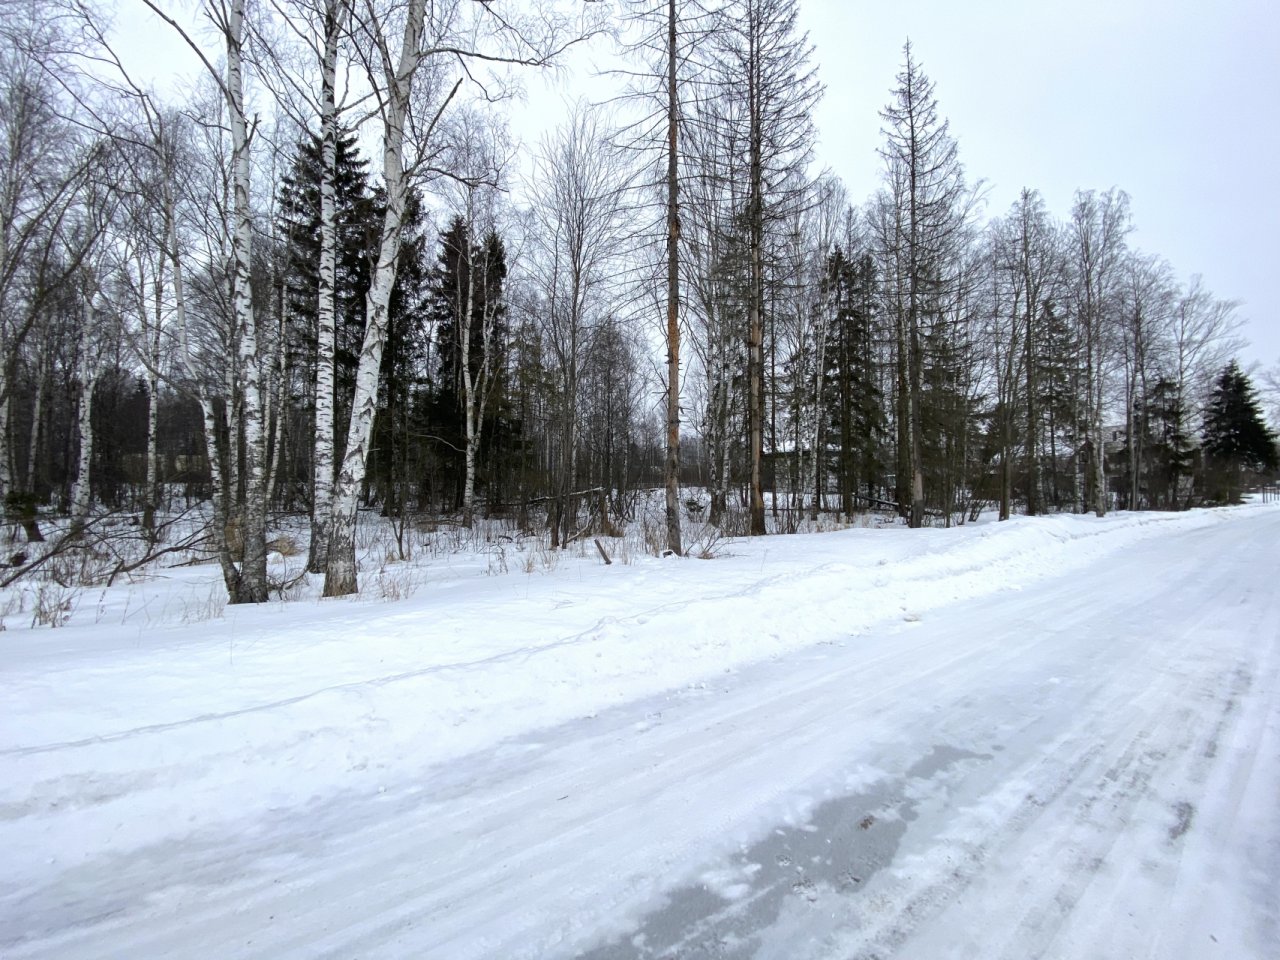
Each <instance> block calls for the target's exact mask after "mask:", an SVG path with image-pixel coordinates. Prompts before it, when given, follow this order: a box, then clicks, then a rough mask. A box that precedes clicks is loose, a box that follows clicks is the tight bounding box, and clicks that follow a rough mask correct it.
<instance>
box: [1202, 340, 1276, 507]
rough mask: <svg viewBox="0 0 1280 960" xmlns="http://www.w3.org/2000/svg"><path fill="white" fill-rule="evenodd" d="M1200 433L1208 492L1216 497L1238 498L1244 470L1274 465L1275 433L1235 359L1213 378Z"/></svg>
mask: <svg viewBox="0 0 1280 960" xmlns="http://www.w3.org/2000/svg"><path fill="white" fill-rule="evenodd" d="M1202 436H1203V440H1204V452H1205V461H1206V462H1205V472H1206V478H1207V480H1208V483H1209V489H1208V491H1207V492H1208V494H1209V496H1210V497H1212V498H1213V499H1215V500H1227V501H1234V500H1237V499H1239V496H1240V491H1241V488H1242V484H1243V480H1244V474H1245V473H1247V472H1253V473H1260V472H1270V471H1274V470H1275V469H1276V467H1277V453H1276V436H1275V434H1274V433H1272V432H1271V430H1270V429H1268V427H1267V425H1266V422H1265V421H1264V419H1263V416H1262V408H1261V407H1260V406H1259V405H1258V397H1257V392H1256V391H1255V390H1254V387H1253V383H1252V382H1251V381H1250V380H1249V377H1248V376H1247V375H1246V374H1245V373H1244V371H1242V370H1241V369H1240V367H1239V365H1238V364H1237V363H1236V362H1235V361H1234V360H1232V361H1231V362H1230V363H1229V364H1227V366H1226V367H1225V368H1224V369H1223V371H1222V372H1221V373H1220V374H1218V379H1217V380H1216V381H1215V382H1214V385H1213V391H1212V393H1211V394H1210V395H1209V405H1208V407H1207V408H1206V409H1205V415H1204V433H1203V435H1202Z"/></svg>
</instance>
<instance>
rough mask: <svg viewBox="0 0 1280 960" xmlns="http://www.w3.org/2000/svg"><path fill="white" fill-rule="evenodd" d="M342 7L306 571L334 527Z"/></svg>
mask: <svg viewBox="0 0 1280 960" xmlns="http://www.w3.org/2000/svg"><path fill="white" fill-rule="evenodd" d="M344 9H345V5H344V4H343V2H342V0H326V3H325V40H324V55H323V58H322V62H321V67H320V73H321V80H320V278H319V279H320V283H319V302H318V304H317V310H316V316H317V318H318V322H317V332H316V400H315V405H316V409H315V431H316V436H315V447H314V450H313V454H312V488H311V489H312V500H311V548H310V551H309V553H308V556H307V571H308V572H310V573H322V572H326V571H327V567H328V560H329V537H330V535H331V532H332V530H333V466H334V459H335V455H334V440H335V437H334V429H335V427H334V422H333V391H334V342H335V336H336V330H337V322H336V319H335V318H336V314H337V309H336V300H337V291H336V289H335V287H336V280H337V262H338V256H337V250H338V236H337V234H338V227H337V222H338V212H337V199H336V197H337V185H336V180H337V166H338V110H337V105H336V103H335V97H336V93H335V88H336V74H337V62H338V37H339V34H340V30H341V27H342V20H343V18H342V17H341V16H340V12H341V11H343V10H344Z"/></svg>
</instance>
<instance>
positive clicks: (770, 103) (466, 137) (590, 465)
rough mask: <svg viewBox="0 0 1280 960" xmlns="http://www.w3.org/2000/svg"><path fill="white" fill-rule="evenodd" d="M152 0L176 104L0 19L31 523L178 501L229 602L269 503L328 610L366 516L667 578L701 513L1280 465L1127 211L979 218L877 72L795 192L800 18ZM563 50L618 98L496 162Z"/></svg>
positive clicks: (937, 140) (10, 484)
mask: <svg viewBox="0 0 1280 960" xmlns="http://www.w3.org/2000/svg"><path fill="white" fill-rule="evenodd" d="M144 3H145V5H146V6H147V7H149V8H150V9H151V10H152V11H153V13H154V17H153V20H152V22H154V23H155V24H156V29H157V31H162V32H159V33H158V34H157V41H156V42H157V43H160V44H166V45H169V44H173V45H179V46H182V47H186V48H190V50H191V51H192V52H193V53H194V54H196V55H198V59H199V61H200V62H202V63H203V65H204V68H205V69H204V72H203V74H202V76H201V78H200V79H199V80H198V81H197V82H196V83H194V85H193V86H192V87H191V88H190V89H189V90H186V91H185V92H183V93H181V94H178V93H175V92H173V91H165V92H163V93H161V92H157V91H155V90H152V89H149V88H148V87H147V86H146V85H145V84H144V83H142V82H141V80H139V78H137V77H136V76H134V75H133V74H132V73H130V69H129V65H128V64H127V63H124V62H123V61H122V60H121V59H119V58H118V57H117V54H116V52H115V50H114V49H113V47H112V45H111V42H110V36H111V33H110V32H109V30H108V29H107V21H106V19H105V13H104V11H102V10H98V9H95V8H94V7H93V6H91V5H89V4H86V3H82V2H71V0H66V2H59V0H24V2H13V0H5V2H4V17H3V26H0V40H2V42H3V49H2V50H0V84H2V88H0V97H3V104H2V105H0V132H2V133H3V138H2V143H0V338H2V341H0V344H2V350H3V363H2V364H0V492H2V493H3V495H4V497H5V502H6V506H7V509H8V514H9V517H10V519H11V520H26V521H28V529H30V523H29V521H30V520H31V518H32V517H33V516H36V515H37V513H38V512H40V511H52V512H66V513H68V514H69V515H70V517H71V519H72V525H73V527H74V525H75V524H77V523H84V522H85V521H86V519H87V518H88V517H90V516H91V515H92V514H93V512H94V511H101V510H130V511H136V512H137V514H138V516H139V518H140V524H141V526H142V527H143V528H146V529H150V528H152V527H153V526H154V524H155V523H156V516H157V514H158V513H159V514H163V513H165V512H169V511H172V510H173V509H174V507H175V505H176V504H178V503H182V504H191V503H193V502H202V501H208V502H209V503H211V504H212V511H211V517H212V522H211V524H210V538H211V540H210V542H211V544H212V546H213V549H214V552H216V554H217V556H218V558H219V561H220V563H221V565H222V570H223V574H224V577H225V580H226V584H227V588H228V592H229V595H230V597H231V599H232V600H233V601H235V602H256V601H260V600H263V599H265V598H266V596H267V590H268V584H267V578H266V553H267V547H266V543H267V529H268V525H269V518H270V517H271V516H272V515H273V514H276V513H279V512H292V513H302V514H306V515H308V516H309V517H310V523H311V538H310V550H311V554H310V556H309V563H308V566H309V569H311V570H312V571H314V572H317V573H324V574H325V593H326V594H327V595H340V594H344V593H350V592H353V591H354V590H355V589H356V585H357V584H356V574H357V568H356V560H355V545H354V530H355V518H356V515H357V511H358V510H359V509H377V510H379V511H382V512H383V513H384V514H386V515H388V516H391V517H393V518H397V519H399V520H401V521H403V520H405V519H406V518H413V517H419V516H437V517H438V516H442V515H444V516H450V517H456V518H457V519H458V521H459V522H461V523H463V524H467V525H470V524H471V523H472V522H473V521H474V519H475V517H477V516H478V515H481V514H484V515H492V514H498V513H500V514H505V515H508V516H511V517H513V518H516V520H517V521H518V522H519V523H520V524H522V525H524V526H525V527H527V528H529V529H538V530H544V531H546V534H547V536H548V537H549V539H550V542H551V545H552V546H557V545H563V544H565V543H567V542H568V541H570V540H571V539H573V538H574V537H576V536H578V535H580V534H581V533H582V531H583V530H584V529H587V528H588V526H589V525H590V524H596V525H599V526H600V527H602V528H608V527H610V526H611V525H612V524H614V523H617V522H621V521H624V520H625V519H627V513H628V511H629V510H630V509H632V505H633V504H634V502H635V501H634V498H633V496H632V494H633V493H634V492H635V491H637V490H642V489H649V488H661V489H663V490H664V492H665V510H666V512H665V525H666V545H667V548H668V549H671V550H674V551H676V552H681V543H682V541H681V525H682V522H683V521H684V520H685V519H687V518H688V517H689V516H693V515H697V514H698V512H699V511H702V510H704V509H705V510H706V512H707V519H708V520H709V521H710V523H712V524H714V525H716V526H717V527H719V528H720V529H722V530H724V531H726V532H728V533H732V534H761V533H764V532H766V530H768V529H771V528H772V529H787V528H788V525H789V524H790V525H794V522H795V518H797V517H799V516H802V515H805V514H811V515H816V514H817V513H818V512H819V511H840V512H842V513H844V514H845V515H850V514H853V513H854V512H857V511H860V510H866V509H883V510H889V511H896V512H897V513H898V514H899V515H900V516H901V517H902V518H903V519H904V520H905V521H906V522H907V523H908V524H909V525H911V526H921V525H924V524H928V523H939V524H950V523H953V522H963V521H964V520H965V519H966V518H968V517H972V516H976V514H977V512H978V511H979V510H981V509H983V508H986V507H992V508H995V509H998V510H999V514H1000V516H1001V517H1002V518H1005V517H1008V516H1010V515H1011V514H1013V513H1015V512H1021V513H1027V514H1037V513H1042V512H1048V511H1061V510H1069V511H1084V510H1090V511H1096V512H1097V513H1098V514H1099V515H1102V514H1104V513H1105V512H1106V511H1107V510H1110V509H1116V508H1119V509H1149V508H1158V509H1180V508H1185V507H1187V506H1190V505H1192V504H1196V503H1201V502H1206V501H1226V500H1230V499H1232V498H1234V497H1236V496H1238V495H1239V492H1240V490H1241V488H1242V485H1243V484H1245V483H1246V482H1248V480H1249V478H1250V476H1251V475H1267V474H1273V473H1274V471H1275V469H1276V447H1275V437H1274V434H1272V433H1271V432H1270V431H1269V430H1268V428H1267V427H1266V426H1265V425H1264V423H1263V420H1262V416H1261V412H1260V409H1259V403H1258V398H1257V394H1256V391H1255V389H1254V386H1253V384H1252V383H1251V382H1250V380H1249V378H1248V377H1247V376H1246V375H1245V374H1244V373H1243V372H1242V371H1241V370H1240V369H1239V367H1238V366H1236V365H1235V364H1234V361H1233V356H1234V355H1235V354H1236V353H1237V352H1238V351H1239V349H1240V348H1241V346H1242V342H1241V340H1240V339H1239V337H1238V335H1237V331H1238V328H1239V322H1238V320H1237V317H1236V305H1235V303H1234V302H1232V301H1231V300H1229V299H1223V298H1219V297H1218V296H1216V295H1215V294H1214V293H1213V292H1211V291H1210V290H1209V289H1208V288H1207V287H1206V286H1205V285H1204V283H1203V282H1202V281H1201V280H1200V279H1199V278H1198V277H1196V276H1192V277H1191V278H1190V279H1188V280H1183V279H1181V278H1179V277H1178V276H1177V275H1176V274H1175V272H1174V270H1173V268H1172V267H1171V266H1170V265H1169V264H1168V263H1167V262H1166V261H1165V260H1163V259H1162V258H1161V257H1160V256H1158V255H1156V254H1152V253H1148V252H1144V251H1141V250H1138V249H1136V248H1135V247H1134V246H1132V245H1131V243H1130V234H1131V232H1132V222H1131V215H1130V208H1129V199H1128V197H1127V196H1126V194H1125V193H1124V192H1123V191H1121V190H1120V189H1117V188H1111V189H1106V190H1081V191H1079V192H1077V193H1076V195H1075V197H1074V201H1073V203H1072V205H1071V207H1070V209H1069V210H1067V211H1064V212H1063V214H1062V215H1056V214H1055V213H1053V212H1051V211H1050V210H1049V209H1048V208H1047V205H1046V203H1045V201H1044V199H1043V198H1042V197H1041V195H1040V194H1039V193H1038V192H1037V191H1036V190H1035V189H1031V188H1027V189H1024V190H1022V191H1021V193H1020V195H1019V197H1018V199H1017V201H1016V202H1015V203H1014V204H1013V205H1012V206H1011V207H1010V208H1009V209H1008V210H1005V211H996V212H995V213H994V214H993V212H992V211H990V210H989V209H988V206H987V203H986V200H985V190H984V185H983V183H982V182H981V181H980V180H977V179H974V178H972V177H971V176H970V175H969V174H968V173H967V171H966V170H965V168H964V166H963V164H962V162H961V154H960V147H959V144H958V141H957V139H956V137H955V136H954V135H953V134H952V132H951V130H950V127H949V124H948V122H947V120H946V118H945V117H944V116H943V114H942V112H941V108H940V106H939V101H938V98H937V96H936V94H935V87H934V82H933V80H932V79H931V78H930V77H928V76H927V75H926V73H925V71H924V69H923V68H922V65H921V62H920V60H919V59H918V57H917V54H916V51H915V50H914V49H913V48H912V47H911V45H910V44H909V43H908V44H907V45H906V46H904V48H903V52H902V64H901V69H900V72H899V73H898V75H897V76H896V77H892V78H890V77H886V78H885V81H886V84H885V85H886V90H887V91H888V92H887V96H886V104H885V107H884V109H883V111H882V113H881V126H880V129H879V130H875V129H868V130H867V131H866V142H867V144H868V149H870V148H871V145H872V144H873V143H874V144H877V145H878V146H877V149H878V150H879V155H880V157H881V160H882V164H881V168H882V173H881V177H880V181H879V183H878V184H876V185H875V187H874V190H873V192H872V193H871V195H870V196H869V197H867V198H865V199H863V200H860V201H859V200H855V199H854V198H852V197H851V196H850V194H849V192H848V190H847V189H846V187H845V186H844V185H843V184H842V183H841V182H840V180H839V178H838V177H837V176H835V175H834V174H833V173H830V172H816V171H815V164H814V146H815V138H816V130H815V128H814V125H813V119H812V111H813V108H814V106H815V104H816V103H817V102H818V99H819V98H820V97H821V96H822V95H823V92H824V91H823V89H822V86H821V83H820V81H819V77H818V74H817V71H816V65H815V63H814V62H813V52H812V48H811V46H810V45H809V43H808V40H807V38H806V37H805V36H804V34H803V33H802V32H801V31H800V30H799V28H798V26H797V6H798V4H797V0H682V2H680V3H676V2H675V0H617V2H613V3H586V4H584V3H578V2H569V0H564V2H555V0H527V2H523V3H517V2H510V3H501V2H495V3H484V4H478V3H469V2H465V3H464V2H445V3H434V2H427V0H401V2H396V3H384V2H382V0H281V2H279V3H275V4H271V5H266V4H262V5H256V6H252V5H246V3H245V2H244V0H204V3H203V4H202V5H201V6H200V10H199V20H200V24H199V29H193V28H191V27H188V26H184V21H183V20H181V19H180V18H179V17H178V16H177V14H176V13H175V11H176V10H177V9H178V8H176V7H174V8H170V7H167V6H165V5H164V4H163V3H161V2H160V0H144ZM587 42H591V43H597V44H606V43H608V44H613V45H614V47H615V49H616V50H617V51H618V57H619V62H620V63H621V64H623V66H622V67H621V68H620V69H619V71H618V76H621V77H623V78H624V80H625V82H624V86H625V90H624V92H623V94H622V96H621V97H620V98H618V99H612V100H610V102H609V103H608V104H606V105H604V106H593V105H591V104H588V103H585V102H582V103H578V104H575V105H574V106H573V107H572V108H571V110H570V112H569V116H568V117H567V118H566V119H565V120H564V122H563V123H562V124H561V125H560V126H559V127H557V128H556V129H555V130H552V131H549V132H548V133H547V134H546V136H545V137H544V138H543V139H542V141H541V142H540V143H538V144H536V145H533V146H520V145H517V144H515V143H513V142H512V140H511V138H510V137H509V135H508V134H507V132H506V126H505V122H504V117H505V116H506V114H507V112H508V111H509V110H510V109H519V106H518V104H517V105H516V106H514V107H513V106H512V102H513V101H512V100H511V96H512V93H513V91H514V89H515V87H514V84H515V83H516V82H517V81H518V79H519V77H520V76H521V74H522V73H524V72H527V71H530V70H534V69H538V68H543V67H548V66H553V65H554V64H556V63H557V62H559V61H560V59H561V58H563V56H564V55H565V54H566V53H567V52H568V51H570V50H572V49H573V48H574V47H576V46H577V45H579V44H582V43H587ZM615 79H616V78H615ZM695 491H696V492H697V493H698V495H697V496H694V492H695ZM771 518H772V519H771Z"/></svg>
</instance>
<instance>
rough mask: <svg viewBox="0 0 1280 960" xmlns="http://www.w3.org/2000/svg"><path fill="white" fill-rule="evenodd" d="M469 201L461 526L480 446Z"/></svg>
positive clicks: (469, 519)
mask: <svg viewBox="0 0 1280 960" xmlns="http://www.w3.org/2000/svg"><path fill="white" fill-rule="evenodd" d="M471 207H472V204H471V202H470V199H468V202H467V208H468V209H467V226H466V230H465V232H464V233H463V247H464V249H463V250H462V251H461V253H462V255H463V257H464V258H465V262H466V264H467V292H466V300H465V302H464V303H463V305H462V311H461V314H462V315H461V316H460V317H459V318H458V321H459V322H458V347H459V350H460V351H461V354H462V406H463V411H462V413H463V421H464V423H463V429H464V430H465V433H466V440H465V443H464V446H465V449H464V450H463V463H464V474H463V481H462V525H463V526H464V527H466V528H468V529H470V527H471V525H472V523H473V522H474V519H475V500H476V453H477V452H478V451H479V448H480V429H481V428H480V424H479V422H478V421H477V417H476V382H475V378H474V377H473V376H472V375H471V332H472V329H473V326H474V324H475V312H476V258H475V249H476V245H475V243H474V242H473V239H472V230H473V225H474V222H473V220H472V212H473V211H472V209H471Z"/></svg>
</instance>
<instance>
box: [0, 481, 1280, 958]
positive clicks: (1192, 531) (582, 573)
mask: <svg viewBox="0 0 1280 960" xmlns="http://www.w3.org/2000/svg"><path fill="white" fill-rule="evenodd" d="M1277 543H1280V509H1278V508H1276V507H1273V506H1264V505H1250V506H1246V507H1241V508H1236V509H1232V510H1222V511H1213V512H1210V511H1197V512H1192V513H1190V514H1185V515H1177V516H1171V515H1119V516H1114V517H1110V518H1107V519H1105V520H1096V519H1091V518H1079V517H1057V518H1051V519H1037V520H1016V521H1013V522H1011V523H1007V524H998V525H997V524H979V525H972V526H966V527H963V528H960V529H956V530H925V531H906V530H902V529H900V528H891V529H879V530H877V529H867V530H848V531H842V532H838V533H827V534H817V535H806V536H796V537H771V538H767V539H765V540H760V541H752V542H735V543H733V544H731V545H730V546H729V547H728V548H727V550H726V555H723V556H721V557H719V558H718V559H715V560H711V561H698V560H689V559H685V560H681V559H669V560H665V561H659V560H644V559H636V560H635V562H633V563H630V564H626V565H623V564H614V565H613V566H608V567H606V566H604V565H603V564H602V563H601V562H600V561H599V560H598V559H593V558H591V557H590V556H589V555H588V556H584V557H579V558H571V559H566V560H564V561H556V562H545V561H544V562H543V563H542V564H541V567H540V568H539V569H537V570H536V571H535V570H533V565H529V564H526V565H525V566H526V567H527V568H528V569H530V570H531V571H532V572H525V571H524V570H521V569H518V568H517V567H516V566H515V565H514V564H513V565H512V569H511V570H510V571H508V572H505V573H503V572H501V571H498V575H485V574H493V573H495V570H494V565H493V560H492V557H490V558H488V559H487V560H486V561H484V562H483V563H478V564H475V565H474V569H471V568H468V567H467V566H466V565H465V564H463V565H458V564H454V565H443V564H441V565H439V568H438V571H437V573H435V574H433V570H434V569H436V568H433V567H432V566H430V565H429V566H428V567H427V568H426V569H425V570H424V571H423V573H422V582H421V583H420V584H418V586H417V592H416V593H415V594H414V596H413V597H412V598H411V599H407V600H403V601H399V602H395V603H375V602H370V601H368V600H343V601H323V602H321V601H315V600H302V601H297V602H293V603H285V604H280V603H276V604H271V605H267V606H265V607H262V608H253V609H249V608H243V607H242V608H234V607H228V608H226V609H225V611H223V612H222V616H221V618H220V619H213V620H209V621H206V622H193V623H187V624H181V623H173V622H172V620H173V619H175V618H174V617H173V616H171V615H169V614H165V615H161V613H160V612H159V611H161V610H164V611H172V610H176V609H186V610H195V609H198V608H200V607H201V606H202V605H206V606H207V605H208V604H209V603H210V602H211V601H209V600H208V598H209V597H210V596H211V590H213V589H214V588H215V587H216V583H215V582H214V581H213V580H212V579H211V578H212V577H214V576H216V574H215V573H214V572H213V571H212V568H207V567H206V568H199V569H198V570H197V571H195V572H193V571H191V570H190V569H187V570H184V571H183V572H182V573H181V574H179V573H178V572H176V571H175V573H174V577H175V579H174V580H173V581H172V582H171V583H168V584H162V585H161V586H157V585H156V584H151V585H150V586H148V587H147V588H146V590H143V591H141V592H140V591H139V589H138V588H133V587H128V588H126V587H122V588H118V589H117V588H113V590H112V591H108V592H104V593H103V595H102V596H101V597H100V598H98V599H97V601H96V606H94V605H90V607H93V612H92V615H90V609H89V607H86V609H85V610H82V611H80V613H79V616H78V617H76V618H73V619H72V621H71V624H70V625H68V626H66V627H63V628H62V629H59V630H48V629H41V630H30V629H15V626H14V625H13V624H12V623H11V624H10V625H9V630H8V631H6V632H5V633H3V634H0V696H2V697H3V699H2V700H0V850H3V851H5V853H4V864H5V869H4V870H3V871H0V955H2V956H4V957H6V958H27V957H77V958H79V957H113V958H125V957H127V958H149V957H162V956H173V957H193V956H199V957H217V958H229V957H246V958H248V957H256V958H264V960H267V958H272V960H278V958H293V957H297V958H303V957H306V958H312V957H335V958H338V957H343V958H349V957H361V958H366V960H367V958H377V957H412V958H438V960H468V958H498V960H518V958H558V957H563V958H568V957H584V958H591V960H622V958H641V957H652V958H660V957H661V958H676V957H680V958H701V957H707V958H710V957H735V958H746V957H762V958H764V957H768V958H778V960H803V958H815V960H816V958H841V960H845V958H853V957H872V956H874V957H888V956H894V957H903V958H930V960H932V958H942V957H973V958H977V957H981V958H983V960H988V958H1009V960H1013V958H1019V960H1021V958H1027V957H1052V958H1080V960H1085V958H1089V960H1097V958H1108V957H1117V958H1119V957H1153V958H1178V957H1184V958H1188V960H1190V958H1202V957H1218V956H1221V957H1224V958H1233V960H1236V958H1257V960H1270V958H1272V957H1275V956H1277V955H1280V953H1278V952H1277V949H1278V945H1280V895H1278V894H1277V893H1276V891H1277V889H1280V813H1277V798H1278V797H1280V651H1278V650H1277V642H1278V640H1280V597H1278V596H1277V591H1276V589H1275V580H1276V561H1277V553H1278V551H1277V546H1276V545H1277ZM468 570H470V574H468ZM162 587H163V589H162ZM130 591H133V592H130ZM147 591H149V592H147ZM384 592H385V591H384ZM139 598H142V599H139ZM202 598H203V599H202ZM139 604H142V605H144V606H147V607H149V608H151V609H152V610H153V611H155V612H154V613H148V614H146V615H145V616H144V617H142V618H140V617H139V609H140V607H139ZM131 611H132V612H131ZM182 619H197V618H194V617H191V618H188V617H186V616H184V617H182ZM77 624H78V625H77Z"/></svg>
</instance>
